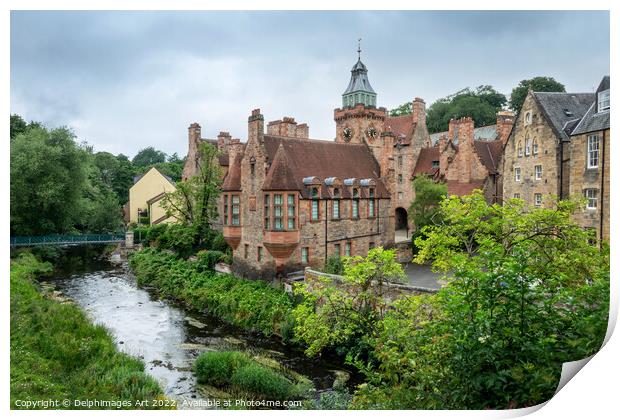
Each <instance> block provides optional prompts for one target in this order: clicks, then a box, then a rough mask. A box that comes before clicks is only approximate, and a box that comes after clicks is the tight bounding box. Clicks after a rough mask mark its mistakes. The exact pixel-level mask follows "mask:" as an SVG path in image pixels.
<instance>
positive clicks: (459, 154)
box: [413, 111, 514, 203]
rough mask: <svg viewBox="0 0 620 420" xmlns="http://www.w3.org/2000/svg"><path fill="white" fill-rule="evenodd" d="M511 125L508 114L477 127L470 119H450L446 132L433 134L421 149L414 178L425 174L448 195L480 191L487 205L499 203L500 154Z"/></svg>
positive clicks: (504, 112) (500, 115)
mask: <svg viewBox="0 0 620 420" xmlns="http://www.w3.org/2000/svg"><path fill="white" fill-rule="evenodd" d="M513 123H514V115H513V114H512V113H511V112H508V111H500V112H498V114H497V123H496V124H495V125H488V126H483V127H478V128H474V120H473V119H472V118H471V117H464V118H459V119H452V120H450V123H449V127H448V131H445V132H441V133H435V134H432V135H431V136H430V140H431V146H427V147H423V148H422V149H421V150H420V152H419V159H417V161H416V165H415V168H414V172H413V176H414V177H415V176H418V175H421V174H426V175H428V176H429V177H431V178H433V179H435V180H436V181H438V182H445V183H446V186H447V189H448V194H454V195H466V194H471V193H472V192H473V190H475V189H480V190H482V191H483V192H484V194H485V197H486V199H487V201H488V202H489V203H494V202H498V201H500V200H499V199H500V196H501V191H502V186H501V177H500V169H501V167H500V161H501V154H502V149H503V146H504V144H505V142H506V141H507V139H508V136H509V135H510V130H511V129H512V125H513Z"/></svg>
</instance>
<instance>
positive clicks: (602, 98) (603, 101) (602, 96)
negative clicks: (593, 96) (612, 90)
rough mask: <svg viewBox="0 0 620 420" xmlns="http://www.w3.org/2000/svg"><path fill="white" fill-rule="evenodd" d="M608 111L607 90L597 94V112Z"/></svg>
mask: <svg viewBox="0 0 620 420" xmlns="http://www.w3.org/2000/svg"><path fill="white" fill-rule="evenodd" d="M607 109H609V89H607V90H604V91H602V92H599V93H598V112H601V111H605V110H607Z"/></svg>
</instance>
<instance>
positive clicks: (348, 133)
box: [342, 127, 353, 141]
mask: <svg viewBox="0 0 620 420" xmlns="http://www.w3.org/2000/svg"><path fill="white" fill-rule="evenodd" d="M342 135H343V136H344V140H345V141H349V140H351V139H352V138H353V130H352V129H350V128H349V127H345V128H344V130H342Z"/></svg>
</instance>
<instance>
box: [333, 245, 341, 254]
mask: <svg viewBox="0 0 620 420" xmlns="http://www.w3.org/2000/svg"><path fill="white" fill-rule="evenodd" d="M334 255H337V256H340V244H334Z"/></svg>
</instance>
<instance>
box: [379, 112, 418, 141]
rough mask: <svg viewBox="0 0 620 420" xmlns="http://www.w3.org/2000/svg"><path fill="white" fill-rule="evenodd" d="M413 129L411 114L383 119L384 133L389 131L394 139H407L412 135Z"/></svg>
mask: <svg viewBox="0 0 620 420" xmlns="http://www.w3.org/2000/svg"><path fill="white" fill-rule="evenodd" d="M413 128H414V123H413V116H412V115H411V114H407V115H400V116H398V117H386V118H385V131H391V132H392V133H394V136H396V138H398V137H399V136H404V137H405V138H407V139H409V138H410V137H411V134H412V133H413Z"/></svg>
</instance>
